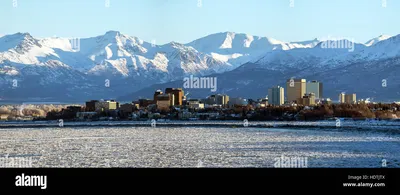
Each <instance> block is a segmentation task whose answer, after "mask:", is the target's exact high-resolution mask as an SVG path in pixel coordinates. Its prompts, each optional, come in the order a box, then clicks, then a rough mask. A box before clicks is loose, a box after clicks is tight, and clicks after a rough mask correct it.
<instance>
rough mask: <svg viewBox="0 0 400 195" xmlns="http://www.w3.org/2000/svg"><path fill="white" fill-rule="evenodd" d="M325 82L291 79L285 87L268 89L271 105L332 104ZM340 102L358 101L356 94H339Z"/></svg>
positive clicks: (352, 102)
mask: <svg viewBox="0 0 400 195" xmlns="http://www.w3.org/2000/svg"><path fill="white" fill-rule="evenodd" d="M323 91H324V87H323V83H321V82H318V81H310V82H307V80H306V79H289V80H287V82H286V94H287V96H286V97H285V88H283V87H281V86H276V87H272V88H270V89H268V103H269V105H275V106H281V105H292V106H294V105H303V106H314V105H317V104H331V103H332V100H331V99H330V98H324V93H323ZM339 103H347V104H355V103H357V99H356V94H354V93H353V94H345V93H341V94H339Z"/></svg>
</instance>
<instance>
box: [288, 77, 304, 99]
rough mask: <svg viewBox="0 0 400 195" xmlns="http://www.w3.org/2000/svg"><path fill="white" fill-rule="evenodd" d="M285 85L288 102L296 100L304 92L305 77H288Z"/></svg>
mask: <svg viewBox="0 0 400 195" xmlns="http://www.w3.org/2000/svg"><path fill="white" fill-rule="evenodd" d="M286 87H287V88H286V90H287V100H288V102H289V103H291V102H297V100H298V99H299V98H303V96H304V94H305V93H306V87H307V86H306V79H289V80H287V82H286Z"/></svg>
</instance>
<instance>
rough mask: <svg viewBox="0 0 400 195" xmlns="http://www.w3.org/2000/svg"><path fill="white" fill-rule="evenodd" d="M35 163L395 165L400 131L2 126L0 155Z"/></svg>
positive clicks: (398, 161) (398, 157)
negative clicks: (287, 160) (296, 161)
mask: <svg viewBox="0 0 400 195" xmlns="http://www.w3.org/2000/svg"><path fill="white" fill-rule="evenodd" d="M6 155H7V157H8V158H12V157H22V158H28V157H29V158H31V159H32V166H33V167H274V164H275V163H276V161H277V158H279V157H282V156H284V157H289V158H295V157H299V158H303V159H304V158H306V159H307V166H308V167H367V168H368V167H382V165H383V161H385V162H387V164H386V165H387V167H389V168H390V167H400V134H393V133H382V132H369V131H346V130H341V131H338V130H336V129H331V130H330V129H323V130H322V129H287V128H279V129H278V128H225V127H224V128H222V127H221V128H210V127H207V128H201V127H176V128H173V127H156V128H152V127H72V128H71V127H64V128H42V129H39V128H21V129H18V128H8V129H1V130H0V158H3V159H4V158H5V156H6Z"/></svg>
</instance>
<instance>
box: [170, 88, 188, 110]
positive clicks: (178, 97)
mask: <svg viewBox="0 0 400 195" xmlns="http://www.w3.org/2000/svg"><path fill="white" fill-rule="evenodd" d="M165 93H166V94H172V95H173V98H172V99H173V104H172V105H176V106H181V105H182V102H183V96H184V92H183V89H182V88H167V89H165Z"/></svg>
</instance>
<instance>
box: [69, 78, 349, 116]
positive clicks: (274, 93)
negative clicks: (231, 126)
mask: <svg viewBox="0 0 400 195" xmlns="http://www.w3.org/2000/svg"><path fill="white" fill-rule="evenodd" d="M323 90H324V88H323V84H322V83H321V82H318V81H310V82H307V81H306V79H288V80H287V83H286V89H285V88H283V87H281V86H275V87H272V88H269V89H268V92H267V94H268V95H267V96H266V97H265V98H260V99H257V100H253V99H245V98H240V97H239V98H232V97H229V96H228V95H226V94H214V95H210V96H208V97H206V98H204V99H190V98H187V97H186V96H185V92H184V90H183V89H182V88H166V89H165V91H162V90H156V91H155V92H154V94H153V99H139V100H136V101H132V102H131V103H125V104H122V105H120V103H119V102H117V101H114V100H100V101H99V100H92V101H88V102H86V107H85V109H84V111H82V112H78V113H77V117H78V118H86V116H87V115H95V114H96V113H99V112H110V111H118V112H122V113H126V114H129V115H131V114H132V113H139V112H142V111H145V112H152V113H154V112H169V111H172V110H175V111H176V110H178V111H179V112H180V113H182V112H188V110H191V111H192V112H193V111H199V110H204V109H209V108H212V109H214V110H215V109H217V110H218V109H230V108H235V107H241V106H242V107H245V106H249V105H251V106H253V107H255V108H262V107H267V106H297V105H302V106H314V105H318V104H331V103H332V101H331V100H330V99H329V98H326V99H325V98H324V94H323ZM285 92H286V93H285ZM285 94H286V96H285ZM339 103H349V104H353V103H356V94H344V93H341V94H340V95H339Z"/></svg>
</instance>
